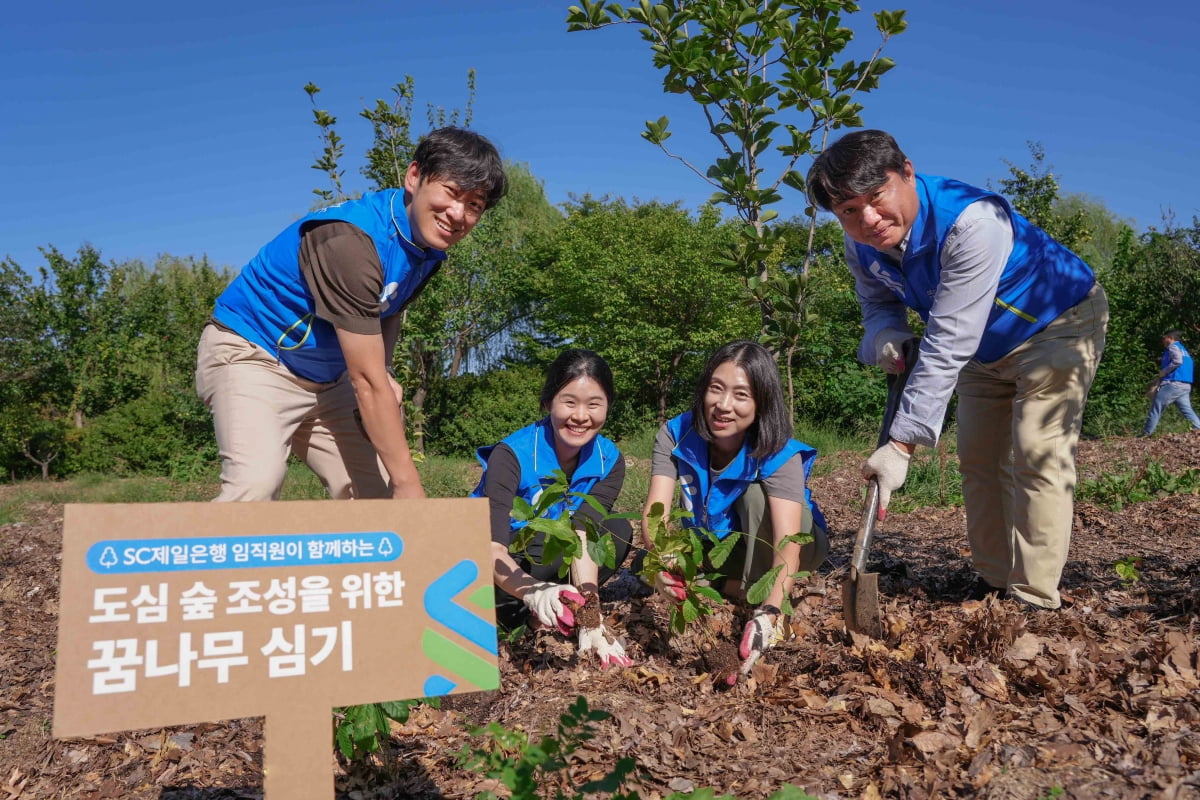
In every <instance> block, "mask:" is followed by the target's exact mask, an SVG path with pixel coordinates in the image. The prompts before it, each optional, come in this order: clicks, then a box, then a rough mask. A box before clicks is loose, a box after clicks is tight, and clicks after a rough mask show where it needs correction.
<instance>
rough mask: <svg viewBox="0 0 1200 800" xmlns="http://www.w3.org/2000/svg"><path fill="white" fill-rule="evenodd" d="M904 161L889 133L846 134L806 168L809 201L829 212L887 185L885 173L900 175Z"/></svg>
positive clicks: (856, 132) (906, 158)
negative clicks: (847, 201) (851, 199)
mask: <svg viewBox="0 0 1200 800" xmlns="http://www.w3.org/2000/svg"><path fill="white" fill-rule="evenodd" d="M907 162H908V157H907V156H905V155H904V151H902V150H901V149H900V145H898V144H896V140H895V139H893V138H892V135H891V134H890V133H886V132H884V131H878V130H865V131H855V132H853V133H847V134H846V135H845V136H843V137H842V138H840V139H838V140H837V141H836V142H834V143H833V144H831V145H830V146H829V147H827V148H825V151H824V152H822V153H821V155H819V156H817V158H816V160H815V161H813V165H812V166H811V167H809V170H808V178H807V180H806V184H807V186H808V199H809V202H811V203H814V204H816V205H818V206H820V207H821V208H823V209H825V210H826V211H832V210H833V207H834V206H836V205H837V204H838V203H841V202H842V201H844V200H847V199H849V198H851V197H858V196H859V195H861V194H867V193H868V192H870V191H871V190H872V189H875V188H877V187H879V186H882V185H883V184H885V183H887V179H888V173H889V172H897V173H899V174H901V175H903V174H904V165H905V164H906V163H907Z"/></svg>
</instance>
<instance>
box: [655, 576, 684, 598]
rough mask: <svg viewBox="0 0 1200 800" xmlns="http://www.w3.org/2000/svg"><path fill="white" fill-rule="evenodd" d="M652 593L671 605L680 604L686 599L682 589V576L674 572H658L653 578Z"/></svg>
mask: <svg viewBox="0 0 1200 800" xmlns="http://www.w3.org/2000/svg"><path fill="white" fill-rule="evenodd" d="M654 591H656V592H658V593H659V594H661V595H662V596H663V597H665V598H667V599H668V600H670V601H671V602H673V603H682V602H683V601H684V600H685V599H687V590H686V589H684V584H683V576H682V575H679V574H678V573H675V572H659V573H658V574H657V575H655V576H654Z"/></svg>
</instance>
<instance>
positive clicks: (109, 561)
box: [87, 531, 404, 575]
mask: <svg viewBox="0 0 1200 800" xmlns="http://www.w3.org/2000/svg"><path fill="white" fill-rule="evenodd" d="M403 550H404V542H403V541H402V540H401V539H400V537H399V536H398V535H397V534H395V533H393V532H391V531H354V532H350V533H300V534H286V535H278V536H276V535H261V536H197V537H192V538H183V539H109V540H106V541H101V542H96V543H95V544H93V545H92V546H91V547H89V548H88V551H87V565H88V568H89V569H91V571H92V572H95V573H98V574H100V575H118V574H127V573H131V572H183V571H191V570H203V569H261V568H263V567H300V566H305V567H312V566H320V565H323V564H368V563H377V562H382V561H395V560H396V559H397V558H399V557H400V553H401V552H402V551H403Z"/></svg>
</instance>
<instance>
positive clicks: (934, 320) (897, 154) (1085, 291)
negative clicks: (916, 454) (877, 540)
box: [807, 130, 1108, 608]
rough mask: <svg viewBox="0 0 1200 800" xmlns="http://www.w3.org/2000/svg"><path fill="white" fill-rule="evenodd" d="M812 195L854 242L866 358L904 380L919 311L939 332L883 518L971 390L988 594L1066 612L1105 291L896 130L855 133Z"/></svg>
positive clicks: (974, 487)
mask: <svg viewBox="0 0 1200 800" xmlns="http://www.w3.org/2000/svg"><path fill="white" fill-rule="evenodd" d="M807 183H808V191H809V196H810V198H811V199H812V201H813V202H814V203H815V204H817V205H818V206H820V207H821V208H823V209H825V210H827V211H832V212H833V213H834V215H835V216H836V217H837V218H838V221H839V222H840V223H841V225H842V229H843V230H844V231H845V234H846V260H847V263H848V264H849V267H850V270H851V272H852V273H853V275H854V278H855V286H856V291H857V293H858V300H859V306H860V307H861V309H862V312H863V327H864V328H865V333H864V336H863V339H862V342H861V344H860V346H859V351H858V355H859V359H860V360H861V361H863V362H864V363H869V364H876V365H878V366H879V367H881V368H882V369H884V370H886V371H888V372H900V371H902V370H903V369H904V366H905V364H904V363H903V361H904V358H903V356H902V353H903V343H904V342H905V341H906V340H908V339H910V338H912V337H913V334H912V333H911V331H910V328H909V326H908V322H907V312H906V309H908V308H910V309H913V310H914V311H916V312H917V314H918V315H920V317H921V319H922V320H923V321H924V322H925V334H924V337H923V338H922V339H921V342H920V350H919V357H918V360H917V364H916V366H915V367H914V369H913V371H912V374H911V375H910V376H909V379H908V383H907V385H906V387H905V389H904V393H903V395H902V398H901V401H900V406H899V409H898V411H897V412H896V414H895V418H894V420H893V422H892V424H891V426H890V428H889V430H888V436H889V441H886V442H882V443H881V446H880V447H879V448H878V449H877V450H876V451H875V452H874V453H873V454H872V455H871V457H870V458H868V459H867V461H866V463H865V464H864V465H863V475H864V476H865V477H871V476H874V477H875V478H876V480H877V481H878V484H879V509H880V512H879V514H880V518H882V516H883V514H884V512H885V511H886V508H887V505H888V500H889V498H890V496H891V493H892V492H893V491H894V490H895V489H897V488H899V487H900V486H901V485H903V483H904V480H905V477H906V475H907V473H908V464H909V461H910V459H911V457H912V452H913V450H914V449H915V448H916V447H917V445H925V446H927V447H932V446H933V445H934V444H936V443H937V439H938V436H939V434H940V432H941V429H942V423H943V421H944V419H945V415H946V409H947V406H948V404H949V402H950V396H951V394H952V393H953V392H955V391H957V393H958V455H959V460H960V465H961V470H962V476H963V497H964V500H965V505H966V512H967V539H968V542H969V544H970V548H971V560H972V562H973V564H974V567H975V569H976V570H977V571H978V573H979V577H980V579H981V581H982V583H981V584H978V586H977V588H978V589H979V590H980V592H983V591H998V592H1000V591H1003V592H1007V594H1008V596H1009V597H1012V598H1014V599H1017V600H1020V601H1022V602H1024V603H1026V604H1028V605H1030V606H1033V607H1036V608H1058V607H1059V606H1060V604H1061V597H1060V595H1059V591H1058V584H1059V580H1060V578H1061V577H1062V569H1063V566H1064V564H1065V563H1066V558H1067V548H1068V546H1069V544H1070V535H1071V523H1072V517H1073V511H1072V506H1073V500H1074V490H1075V448H1076V444H1077V442H1078V439H1079V430H1080V426H1081V423H1082V418H1083V406H1084V401H1085V399H1086V398H1087V392H1088V389H1089V388H1090V387H1091V383H1092V378H1093V377H1094V376H1095V374H1096V367H1097V365H1098V364H1099V362H1100V356H1101V354H1102V353H1103V350H1104V337H1105V330H1106V328H1107V325H1108V300H1107V298H1106V297H1105V294H1104V290H1103V289H1102V288H1101V287H1100V285H1099V284H1098V283H1096V279H1095V276H1094V275H1093V274H1092V271H1091V269H1090V268H1089V267H1088V266H1087V264H1085V263H1084V262H1083V260H1082V259H1080V258H1079V257H1078V256H1076V255H1075V254H1074V253H1072V252H1071V251H1070V250H1068V249H1067V248H1065V247H1063V246H1062V245H1061V244H1059V243H1058V242H1056V241H1055V240H1054V239H1053V238H1051V237H1050V236H1049V235H1048V234H1047V233H1046V232H1045V231H1043V230H1041V229H1040V228H1038V227H1036V226H1035V225H1033V224H1032V223H1030V222H1029V221H1028V220H1026V219H1025V218H1024V217H1022V216H1021V215H1020V214H1018V213H1017V212H1016V211H1015V210H1013V208H1012V207H1011V206H1010V205H1009V204H1008V202H1007V201H1006V200H1005V199H1004V198H1003V197H1001V196H999V195H997V194H994V193H991V192H988V191H985V190H983V189H978V188H975V187H973V186H969V185H967V184H964V183H961V182H959V181H955V180H951V179H948V178H942V177H937V176H932V175H922V174H917V173H916V172H915V171H914V170H913V165H912V162H910V161H909V160H908V158H907V157H905V155H904V153H903V152H902V151H901V150H900V148H899V146H898V145H897V144H896V141H895V140H894V139H893V138H892V137H891V136H890V135H889V134H887V133H885V132H883V131H878V130H865V131H856V132H854V133H850V134H847V135H846V136H843V137H842V138H841V139H839V140H838V141H837V142H835V143H834V144H833V145H831V146H830V147H829V148H828V149H827V150H825V151H824V152H823V153H822V154H821V155H820V156H819V157H818V158H817V159H816V161H815V162H814V163H813V166H812V168H811V169H810V170H809V173H808V181H807Z"/></svg>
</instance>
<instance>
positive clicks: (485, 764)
mask: <svg viewBox="0 0 1200 800" xmlns="http://www.w3.org/2000/svg"><path fill="white" fill-rule="evenodd" d="M611 717H612V715H611V714H609V713H608V712H606V711H597V710H594V709H591V708H589V707H588V703H587V700H586V699H585V698H583V697H579V698H577V699H576V700H575V702H574V703H572V704H571V705H570V707H569V708H568V709H567V711H566V713H564V714H563V715H562V716H561V717H560V718H559V721H558V727H557V731H556V734H557V735H554V736H551V735H549V734H547V735H545V736H542V737H541V738H540V739H537V740H534V739H533V738H532V737H530V736H529V734H526V733H521V732H518V731H512V730H509V729H507V728H505V727H504V726H502V725H500V724H499V723H498V722H493V723H491V724H489V725H488V726H486V727H484V728H475V729H473V730H472V731H471V734H472V735H474V736H481V737H484V738H485V741H484V743H483V745H482V746H480V747H476V748H469V747H464V748H463V750H462V752H461V753H459V765H460V766H462V767H463V768H465V769H469V770H472V771H474V772H478V773H480V774H482V775H484V776H486V777H488V778H493V779H495V780H499V781H500V782H501V783H503V784H504V786H505V787H507V789H508V790H509V792H510V793H511V794H510V795H509V796H510V797H511V798H512V800H538V799H539V798H550V797H554V798H575V800H582V798H584V797H591V796H595V795H596V793H598V792H604V793H606V794H608V796H610V797H612V798H614V800H620V799H621V798H626V799H629V798H636V797H637V795H636V794H633V793H630V794H622V793H620V792H621V789H622V788H623V787H624V785H625V781H626V779H627V778H629V777H630V776H631V775H632V774H633V773H634V770H635V768H636V762H635V761H634V760H633V759H632V758H622V759H620V760H618V761H617V764H616V766H615V767H614V768H613V770H612V771H611V772H610V773H608V774H607V775H605V776H604V777H603V778H601V779H599V780H594V781H587V782H586V783H582V784H575V783H573V781H572V779H571V777H570V775H569V773H568V772H567V768H568V767H569V766H570V765H571V760H572V756H574V755H575V753H576V751H578V750H579V749H580V747H582V746H583V745H584V744H585V743H587V742H589V741H591V740H592V739H594V738H596V736H597V735H598V734H599V732H600V731H599V728H598V727H597V723H599V722H603V721H605V720H608V719H610V718H611ZM477 797H478V798H481V800H483V799H484V798H486V799H487V800H494V798H496V797H498V795H496V794H495V793H493V792H480V793H479V795H477Z"/></svg>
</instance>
